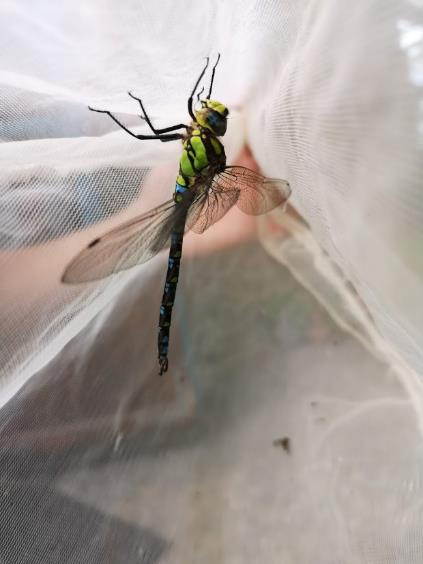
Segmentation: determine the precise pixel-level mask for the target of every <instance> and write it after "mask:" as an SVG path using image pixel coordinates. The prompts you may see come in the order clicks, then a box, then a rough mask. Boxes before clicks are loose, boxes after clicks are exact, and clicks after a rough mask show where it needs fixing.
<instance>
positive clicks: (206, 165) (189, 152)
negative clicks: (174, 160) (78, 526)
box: [177, 123, 226, 187]
mask: <svg viewBox="0 0 423 564" xmlns="http://www.w3.org/2000/svg"><path fill="white" fill-rule="evenodd" d="M225 166H226V155H225V149H224V148H223V145H222V143H221V142H220V141H219V139H218V138H217V137H216V136H215V135H213V133H211V132H210V131H209V130H207V129H206V128H204V127H201V126H199V125H198V124H196V123H194V124H193V129H191V130H190V131H189V133H188V135H187V137H186V138H185V140H184V141H183V149H182V155H181V159H180V161H179V176H178V180H177V183H178V184H180V185H182V186H187V187H188V186H191V185H192V184H194V183H195V180H196V179H197V178H198V177H202V176H207V175H209V174H211V173H216V172H219V171H220V170H223V169H224V168H225Z"/></svg>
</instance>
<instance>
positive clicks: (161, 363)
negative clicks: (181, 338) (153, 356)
mask: <svg viewBox="0 0 423 564" xmlns="http://www.w3.org/2000/svg"><path fill="white" fill-rule="evenodd" d="M159 366H160V370H159V375H160V376H161V375H162V374H163V373H164V372H167V369H168V366H169V361H168V359H167V358H159Z"/></svg>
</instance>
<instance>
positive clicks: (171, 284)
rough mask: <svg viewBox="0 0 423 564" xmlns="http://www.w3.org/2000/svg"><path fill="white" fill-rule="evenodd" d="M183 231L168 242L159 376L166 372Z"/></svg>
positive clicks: (172, 236)
mask: <svg viewBox="0 0 423 564" xmlns="http://www.w3.org/2000/svg"><path fill="white" fill-rule="evenodd" d="M183 236H184V235H183V231H181V232H179V231H177V232H173V233H172V235H171V241H170V250H169V262H168V267H167V273H166V282H165V287H164V292H163V298H162V304H161V306H160V317H159V339H158V349H159V366H160V374H163V372H166V371H167V367H168V360H167V354H168V350H169V332H170V324H171V322H172V309H173V303H174V301H175V294H176V287H177V285H178V278H179V267H180V264H181V256H182V242H183Z"/></svg>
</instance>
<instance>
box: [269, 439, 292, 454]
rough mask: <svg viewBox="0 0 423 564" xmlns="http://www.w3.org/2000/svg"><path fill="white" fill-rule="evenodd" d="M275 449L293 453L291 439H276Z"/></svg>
mask: <svg viewBox="0 0 423 564" xmlns="http://www.w3.org/2000/svg"><path fill="white" fill-rule="evenodd" d="M273 446H274V447H282V448H283V450H284V451H285V452H286V453H288V454H290V452H291V439H290V438H289V437H283V438H282V439H275V440H274V441H273Z"/></svg>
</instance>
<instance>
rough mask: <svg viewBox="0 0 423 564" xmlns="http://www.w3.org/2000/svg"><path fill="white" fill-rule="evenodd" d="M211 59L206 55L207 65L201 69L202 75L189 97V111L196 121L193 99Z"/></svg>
mask: <svg viewBox="0 0 423 564" xmlns="http://www.w3.org/2000/svg"><path fill="white" fill-rule="evenodd" d="M209 60H210V59H209V58H208V57H206V66H205V67H204V68H203V70H202V71H201V74H200V76H199V77H198V79H197V82H196V83H195V86H194V88H193V89H192V92H191V95H190V97H189V98H188V113H189V115H190V116H191V118H192V119H193V120H194V121H195V115H194V112H193V111H192V100H193V98H194V94H195V91H196V90H197V88H198V85H199V84H200V80H201V79H202V78H203V76H204V73H205V72H206V69H207V67H208V66H209Z"/></svg>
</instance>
